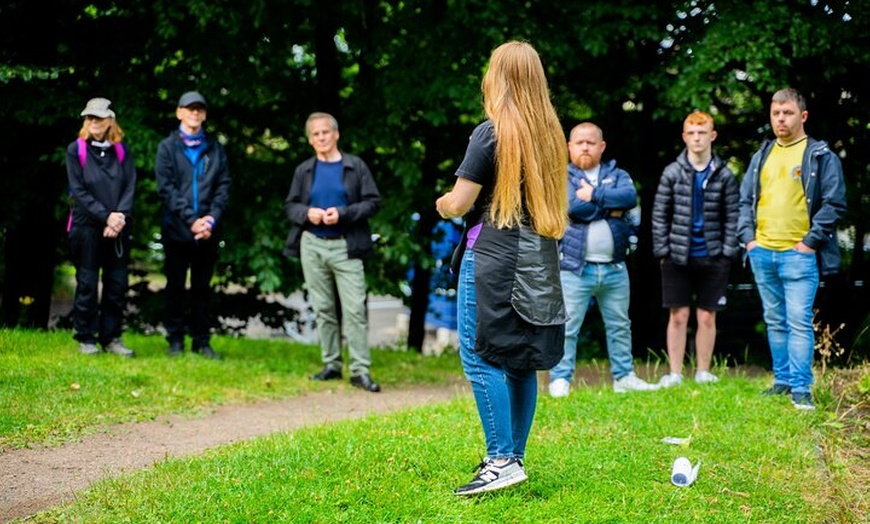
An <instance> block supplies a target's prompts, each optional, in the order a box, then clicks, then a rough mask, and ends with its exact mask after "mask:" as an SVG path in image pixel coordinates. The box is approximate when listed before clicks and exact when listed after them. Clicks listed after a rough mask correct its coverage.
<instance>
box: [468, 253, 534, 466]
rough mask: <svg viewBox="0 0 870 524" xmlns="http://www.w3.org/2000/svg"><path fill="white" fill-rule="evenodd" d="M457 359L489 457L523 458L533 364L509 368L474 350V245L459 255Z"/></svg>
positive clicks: (528, 427)
mask: <svg viewBox="0 0 870 524" xmlns="http://www.w3.org/2000/svg"><path fill="white" fill-rule="evenodd" d="M456 296H457V299H456V305H457V308H456V309H457V330H458V333H459V359H460V362H462V369H463V371H464V372H465V377H466V378H467V379H468V382H469V384H471V391H472V393H473V394H474V400H475V403H476V404H477V413H478V415H480V422H481V424H482V425H483V434H484V438H485V439H486V456H487V457H489V458H523V457H524V456H525V453H526V442H527V441H528V438H529V431H530V430H531V428H532V420H533V419H534V418H535V405H536V403H537V399H538V376H537V373H536V371H535V370H533V369H528V370H527V369H510V368H506V367H502V366H500V365H498V364H495V363H493V362H490V361H488V360H485V359H483V358H481V357H480V355H478V354H477V353H476V352H475V351H474V347H475V341H476V330H477V292H476V290H475V285H474V250H472V249H468V250H466V251H465V254H464V255H463V257H462V266H461V268H460V270H459V285H458V290H457V295H456Z"/></svg>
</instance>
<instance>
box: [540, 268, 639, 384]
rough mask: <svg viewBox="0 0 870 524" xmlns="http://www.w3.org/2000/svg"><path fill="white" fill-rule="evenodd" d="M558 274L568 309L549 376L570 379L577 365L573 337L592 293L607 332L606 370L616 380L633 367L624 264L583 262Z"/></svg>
mask: <svg viewBox="0 0 870 524" xmlns="http://www.w3.org/2000/svg"><path fill="white" fill-rule="evenodd" d="M560 278H561V280H562V294H563V295H564V296H565V310H566V311H567V313H568V322H567V324H565V354H564V356H563V357H562V360H561V361H559V363H558V364H556V366H555V367H554V368H553V369H551V370H550V380H551V381H553V380H556V379H559V378H561V379H565V380H567V381H569V382H570V381H571V379H572V377H573V376H574V369H575V368H576V366H577V337H578V335H579V334H580V327H581V326H582V325H583V319H584V318H585V317H586V311H587V310H588V309H589V302H590V301H591V300H592V297H595V299H596V301H597V302H598V310H599V311H600V312H601V318H602V319H603V320H604V328H605V330H606V332H607V334H606V338H607V357H608V358H609V359H610V374H611V375H612V376H613V379H614V380H619V379H621V378H622V377H624V376H626V375H628V374H629V373H631V372H632V371H633V369H634V363H633V361H632V357H631V320H630V319H629V318H628V304H629V300H630V297H631V286H630V284H629V280H628V269H626V267H625V264H624V263H623V262H614V263H611V264H590V263H588V262H587V263H586V264H585V265H584V266H583V269H582V270H581V271H579V272H576V271H562V272H561V276H560Z"/></svg>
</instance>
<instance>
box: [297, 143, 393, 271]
mask: <svg viewBox="0 0 870 524" xmlns="http://www.w3.org/2000/svg"><path fill="white" fill-rule="evenodd" d="M316 160H317V158H316V157H311V158H309V159H308V160H306V161H304V162H302V163H301V164H299V166H298V167H296V171H295V172H294V173H293V181H292V182H291V183H290V192H289V193H288V194H287V198H286V199H285V200H284V210H285V211H286V212H287V218H289V219H290V222H291V224H292V226H291V227H290V233H289V234H288V235H287V241H286V243H285V247H284V255H285V256H287V257H293V258H299V244H300V240H301V238H302V232H303V231H304V230H305V228H306V226H307V225H309V222H308V207H309V206H308V201H309V197H310V195H311V185H312V184H313V183H314V164H315V161H316ZM341 165H342V169H343V173H344V178H343V182H344V189H345V191H346V192H347V201H348V205H347V207H342V208H339V210H338V223H339V224H340V225H341V226H342V227H343V228H344V232H345V238H346V240H347V254H348V256H349V257H350V258H365V257H366V256H368V255H369V254H370V253H371V251H372V234H371V229H370V227H369V220H368V219H369V218H370V217H371V216H372V215H374V214H375V212H376V211H377V210H378V209H379V208H380V205H381V194H380V193H379V192H378V187H377V185H376V184H375V179H374V178H373V177H372V173H371V171H369V168H368V166H367V165H366V163H365V162H363V160H362V159H361V158H360V157H358V156H355V155H351V154H348V153H344V152H342V153H341Z"/></svg>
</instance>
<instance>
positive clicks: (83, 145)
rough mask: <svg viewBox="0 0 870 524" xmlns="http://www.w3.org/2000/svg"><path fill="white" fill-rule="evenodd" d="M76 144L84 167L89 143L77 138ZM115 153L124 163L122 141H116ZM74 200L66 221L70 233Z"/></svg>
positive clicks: (119, 161) (80, 162)
mask: <svg viewBox="0 0 870 524" xmlns="http://www.w3.org/2000/svg"><path fill="white" fill-rule="evenodd" d="M76 144H78V148H79V149H78V152H79V165H81V166H82V169H84V168H85V162H87V160H88V143H87V142H85V139H84V138H81V137H79V138H76ZM114 146H115V154H116V155H117V156H118V163H119V164H123V163H124V155H126V153H127V152H126V151H125V150H124V146H123V144H121V142H115V143H114ZM69 194H70V197H72V190H70V193H69ZM72 219H73V214H72V202H70V204H69V218H68V219H67V221H66V232H67V233H69V230H70V229H72Z"/></svg>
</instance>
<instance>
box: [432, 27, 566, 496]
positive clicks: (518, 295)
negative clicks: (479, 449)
mask: <svg viewBox="0 0 870 524" xmlns="http://www.w3.org/2000/svg"><path fill="white" fill-rule="evenodd" d="M481 89H482V91H483V108H484V112H485V113H486V116H487V119H486V120H485V121H484V122H482V123H481V124H479V125H478V126H477V127H476V128H475V129H474V131H473V132H472V135H471V139H470V141H469V144H468V149H467V150H466V153H465V158H464V159H463V161H462V164H461V165H460V166H459V168H458V169H457V171H456V177H457V179H456V183H455V184H454V186H453V189H452V190H451V191H450V192H448V193H446V194H445V195H443V196H441V197H440V198H439V199H438V200H437V202H436V208H437V210H438V212H439V213H440V215H441V216H442V217H444V218H454V217H464V218H465V232H464V234H463V239H462V241H461V242H460V245H459V247H458V248H457V253H456V254H455V256H454V259H455V260H458V261H460V263H459V266H458V272H459V286H458V295H457V306H458V330H459V346H460V348H459V352H460V359H461V361H462V367H463V371H464V372H465V376H466V378H467V379H468V381H469V383H470V384H471V388H472V391H473V393H474V398H475V401H476V403H477V409H478V413H479V415H480V421H481V424H482V426H483V433H484V437H485V441H486V457H485V458H484V459H483V461H481V462H480V464H478V466H477V467H476V468H475V471H477V474H476V475H475V476H474V478H473V479H472V480H471V482H469V483H467V484H464V485H462V486H460V487H458V488H456V490H454V493H456V494H457V495H474V494H477V493H483V492H487V491H493V490H497V489H501V488H505V487H508V486H512V485H514V484H518V483H520V482H523V481H525V480H526V479H527V478H528V476H527V475H526V472H525V465H524V463H523V460H524V457H525V448H526V442H527V440H528V435H529V431H530V429H531V425H532V420H533V419H534V415H535V406H536V403H537V390H538V382H537V370H545V369H550V368H551V367H552V366H554V365H555V364H556V363H557V362H559V360H560V359H561V357H562V347H563V341H564V336H565V326H564V324H565V320H566V319H565V308H564V304H563V301H562V288H561V285H560V283H559V248H558V239H559V238H561V237H562V235H563V234H564V231H565V228H566V227H567V224H568V217H567V208H568V201H567V177H566V174H565V170H566V167H565V166H566V165H567V161H568V156H567V149H566V146H565V144H566V140H565V133H564V131H563V129H562V126H561V124H560V122H559V119H558V117H557V115H556V111H555V109H554V108H553V105H552V102H551V101H550V91H549V88H548V86H547V79H546V75H545V74H544V68H543V65H542V64H541V59H540V57H539V56H538V53H537V51H535V49H534V48H533V47H532V46H531V45H529V44H528V43H526V42H519V41H511V42H507V43H504V44H502V45H500V46H499V47H497V48H496V49H495V50H494V51H493V53H492V55H491V57H490V60H489V67H488V68H487V71H486V74H485V75H484V77H483V81H482V84H481Z"/></svg>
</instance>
